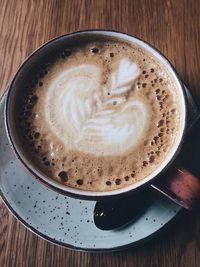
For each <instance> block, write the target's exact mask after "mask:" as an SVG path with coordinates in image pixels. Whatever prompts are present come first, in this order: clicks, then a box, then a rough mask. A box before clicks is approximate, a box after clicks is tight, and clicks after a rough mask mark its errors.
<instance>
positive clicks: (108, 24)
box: [0, 0, 200, 267]
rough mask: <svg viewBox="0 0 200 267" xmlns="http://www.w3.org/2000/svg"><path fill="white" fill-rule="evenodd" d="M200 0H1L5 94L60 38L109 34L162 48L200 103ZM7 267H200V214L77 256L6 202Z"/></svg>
mask: <svg viewBox="0 0 200 267" xmlns="http://www.w3.org/2000/svg"><path fill="white" fill-rule="evenodd" d="M199 14H200V1H199V0H196V1H195V0H145V1H144V0H136V1H135V0H68V1H62V0H43V1H42V0H32V1H28V0H15V1H12V0H0V37H1V38H0V40H1V42H0V74H1V76H0V77H1V79H0V94H2V93H3V92H4V91H5V89H6V87H7V86H8V84H9V83H10V81H11V79H12V76H13V74H14V73H15V72H16V70H17V68H18V67H19V66H20V64H21V63H22V62H23V61H24V59H25V58H26V57H27V56H28V55H29V54H30V53H31V52H32V51H34V50H35V49H36V48H37V47H38V46H40V45H41V44H43V43H44V42H46V41H47V40H49V39H50V38H53V37H55V36H58V35H60V34H64V33H67V32H70V31H75V30H79V29H87V28H106V29H116V30H119V31H124V32H128V33H131V34H134V35H136V36H138V37H140V38H143V39H145V40H147V41H149V42H150V43H151V44H152V45H154V46H155V47H157V48H158V49H159V50H161V51H162V52H163V53H164V54H165V55H166V56H167V57H168V58H169V59H170V61H171V62H172V63H173V64H174V66H175V67H176V69H177V71H178V72H179V74H180V76H181V77H182V79H183V80H184V81H185V82H186V84H188V86H189V88H190V90H191V91H192V93H193V95H194V97H195V100H196V101H197V103H198V104H200V86H199V77H200V76H199V73H200V18H199ZM0 212H1V213H0V232H1V235H0V266H2V267H4V266H5V267H12V266H14V267H17V266H20V267H23V266H25V267H27V266H28V267H31V266H37V267H39V266H70V267H74V266H76V267H77V266H81V267H85V266H89V267H93V266H95V267H98V266H102V267H103V266H111V267H112V266H113V267H119V266H123V267H131V266H136V267H137V266H141V267H145V266H147V267H156V266H158V267H162V266H163V267H178V266H180V267H198V266H200V223H199V222H200V214H197V213H196V214H195V213H193V214H184V215H183V216H182V217H181V218H178V220H177V222H176V223H175V224H173V225H172V226H171V227H170V228H169V229H168V230H167V231H165V232H164V233H163V234H161V235H159V236H158V237H157V238H155V239H153V240H152V241H150V242H149V243H147V244H145V245H143V246H140V247H138V248H133V249H130V250H128V251H123V252H118V253H109V254H105V253H101V254H92V253H91V254H90V253H83V252H75V251H70V250H67V249H64V248H61V247H58V246H55V245H52V244H50V243H48V242H47V241H44V240H42V239H41V238H38V237H37V236H36V235H34V234H32V233H31V232H29V231H28V230H27V229H25V227H24V226H22V225H21V224H20V223H19V222H18V221H17V220H16V219H15V218H14V217H13V216H12V215H11V214H10V213H9V212H8V210H7V208H6V207H5V205H4V204H3V203H2V202H0Z"/></svg>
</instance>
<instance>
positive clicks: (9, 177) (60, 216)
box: [0, 90, 199, 252]
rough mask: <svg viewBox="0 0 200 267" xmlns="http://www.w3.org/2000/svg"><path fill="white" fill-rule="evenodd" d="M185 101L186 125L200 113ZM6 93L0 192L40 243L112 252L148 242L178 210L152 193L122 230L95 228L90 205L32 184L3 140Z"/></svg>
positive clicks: (0, 139) (1, 107)
mask: <svg viewBox="0 0 200 267" xmlns="http://www.w3.org/2000/svg"><path fill="white" fill-rule="evenodd" d="M186 93H187V98H188V99H189V111H190V112H189V127H190V126H191V125H192V123H194V122H195V120H196V119H197V117H198V116H199V113H198V111H197V108H196V106H195V104H194V102H193V99H192V98H191V95H190V93H189V91H188V90H186ZM5 97H6V96H5V95H4V97H2V98H1V100H0V151H1V154H0V190H1V191H0V193H1V197H2V199H3V201H4V203H5V204H6V206H7V207H8V209H9V210H10V211H11V212H12V213H13V215H14V216H15V217H16V218H17V219H18V220H19V221H20V222H21V223H22V224H23V225H24V226H26V227H27V228H28V229H29V230H31V231H32V232H33V233H35V234H37V235H38V236H40V237H42V238H43V239H45V240H47V241H50V242H52V243H54V244H57V245H61V246H63V247H66V248H71V249H77V250H84V251H98V252H100V251H114V250H120V249H124V248H128V247H131V246H135V245H138V244H141V243H142V242H144V241H147V240H149V239H150V238H153V237H154V235H155V234H156V233H158V231H160V230H161V229H162V228H164V226H166V225H167V224H168V223H169V222H170V221H172V219H174V218H175V216H176V215H177V214H178V213H179V212H180V211H181V208H180V207H179V206H177V205H176V204H175V203H173V202H171V201H170V200H168V199H167V198H164V197H163V196H160V195H159V194H155V195H152V196H151V198H150V200H149V205H148V207H147V208H146V210H145V211H144V212H143V214H141V216H140V217H139V218H138V219H137V220H136V221H134V222H133V223H131V224H129V225H127V226H126V227H124V228H121V229H116V230H112V231H102V230H100V229H98V228H97V227H96V226H95V224H94V221H93V210H94V206H95V203H96V202H95V201H86V200H78V199H74V198H70V197H67V196H64V195H61V194H58V193H56V192H54V191H52V190H50V189H48V188H47V187H45V186H44V185H42V184H41V183H39V182H38V181H36V180H34V179H33V178H32V177H31V176H30V174H29V173H28V172H26V170H25V169H24V168H23V166H22V164H21V162H20V161H19V160H18V159H17V158H16V156H15V155H14V153H13V150H12V148H11V145H10V144H9V142H8V139H7V136H6V132H5V127H4V119H3V110H4V102H5Z"/></svg>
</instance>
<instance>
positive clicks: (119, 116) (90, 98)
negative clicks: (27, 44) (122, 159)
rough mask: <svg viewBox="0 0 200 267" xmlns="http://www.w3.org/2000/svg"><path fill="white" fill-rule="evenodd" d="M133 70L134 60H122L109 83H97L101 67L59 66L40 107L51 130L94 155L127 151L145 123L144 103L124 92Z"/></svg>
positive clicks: (131, 83)
mask: <svg viewBox="0 0 200 267" xmlns="http://www.w3.org/2000/svg"><path fill="white" fill-rule="evenodd" d="M139 73H140V71H139V68H138V66H137V65H136V64H135V63H131V62H130V61H128V60H127V59H122V60H121V61H120V62H119V67H118V70H117V72H116V73H115V72H114V73H113V74H112V75H111V77H112V82H111V87H109V86H108V85H104V86H101V69H100V68H98V67H96V66H95V65H89V64H84V65H80V66H74V67H71V68H69V69H67V70H64V71H63V72H62V73H60V74H59V76H57V77H56V78H55V80H53V81H52V82H51V84H50V85H49V88H48V90H47V96H46V100H45V107H44V108H45V116H46V121H47V122H48V124H49V127H50V129H51V132H52V133H54V134H55V135H56V136H57V137H58V138H59V140H60V141H62V144H63V146H64V147H66V148H68V149H72V150H78V151H82V152H86V153H92V154H94V155H97V156H100V155H120V154H123V153H124V152H127V151H128V150H129V149H130V148H132V147H133V146H134V145H136V144H137V142H138V141H139V140H140V139H141V137H142V135H143V132H144V129H145V126H146V125H147V114H148V112H147V107H146V105H145V103H143V102H142V100H137V99H135V98H134V97H131V96H130V97H125V96H124V93H128V92H129V91H130V90H134V87H133V86H134V83H135V81H136V78H137V77H138V76H139ZM108 92H109V94H110V97H109V98H108Z"/></svg>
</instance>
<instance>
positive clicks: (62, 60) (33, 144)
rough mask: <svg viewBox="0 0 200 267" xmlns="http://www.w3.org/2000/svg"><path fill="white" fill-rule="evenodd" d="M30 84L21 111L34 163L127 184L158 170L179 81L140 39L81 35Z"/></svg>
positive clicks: (69, 177) (82, 182) (110, 186)
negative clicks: (80, 40) (81, 40)
mask: <svg viewBox="0 0 200 267" xmlns="http://www.w3.org/2000/svg"><path fill="white" fill-rule="evenodd" d="M30 88H31V89H30V90H28V92H29V93H26V94H24V97H23V99H22V102H21V104H20V105H19V109H18V112H17V114H16V115H17V118H18V119H19V121H20V128H19V130H18V131H19V136H21V137H22V139H21V140H22V143H23V146H24V148H25V150H26V153H27V154H28V157H29V158H30V160H31V161H32V162H33V164H34V165H35V167H36V168H37V169H39V170H40V171H42V172H43V173H44V174H45V175H46V176H48V177H50V178H52V179H54V180H56V181H58V182H60V183H61V184H65V185H66V186H70V187H73V188H77V189H81V190H88V191H110V190H115V189H119V188H123V187H126V186H129V185H131V184H133V183H136V182H137V181H140V180H142V179H144V178H145V177H146V176H148V175H150V174H151V173H152V172H153V171H155V169H156V168H158V166H159V165H160V164H161V163H162V161H163V160H164V159H165V158H166V156H167V155H168V153H169V151H170V149H171V148H172V147H173V145H174V143H175V141H176V138H177V132H178V128H179V125H180V107H179V103H178V102H177V89H176V84H175V82H174V81H173V78H172V77H171V75H170V74H169V73H168V72H167V70H166V69H165V67H164V66H163V65H162V64H161V63H159V62H158V61H157V60H156V59H155V58H154V57H153V56H152V55H151V54H150V53H149V52H147V51H146V50H144V49H143V48H142V47H139V46H137V45H135V44H131V43H129V42H125V41H122V40H120V39H111V38H110V39H109V38H107V37H106V39H105V38H104V39H103V38H102V39H98V41H90V42H85V43H83V44H80V43H78V44H76V43H75V44H74V45H73V46H70V47H66V49H65V50H63V52H62V53H61V54H59V55H58V57H57V59H56V60H54V63H52V64H50V66H49V67H48V69H44V70H42V71H41V72H40V78H39V80H37V81H36V85H34V86H30Z"/></svg>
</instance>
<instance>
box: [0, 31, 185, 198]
mask: <svg viewBox="0 0 200 267" xmlns="http://www.w3.org/2000/svg"><path fill="white" fill-rule="evenodd" d="M89 32H90V33H94V34H95V32H96V33H98V34H102V35H103V34H106V33H107V34H113V33H114V34H120V35H124V36H127V37H129V38H133V39H135V40H137V41H139V43H143V44H144V45H146V46H147V47H149V48H150V49H152V50H154V51H155V52H156V53H157V55H159V56H160V57H161V58H162V60H163V64H166V66H167V65H168V68H169V69H170V73H173V74H174V77H175V78H176V80H177V84H179V85H180V90H181V93H182V96H183V106H184V125H183V129H182V134H181V138H180V140H179V141H178V142H177V147H176V150H175V151H174V153H173V155H172V156H171V158H169V160H168V161H167V163H166V164H165V165H164V167H162V168H161V169H160V171H159V172H158V173H156V174H154V175H153V176H152V177H150V178H149V176H151V174H150V175H148V176H147V177H145V178H144V179H142V180H140V181H138V182H136V183H133V184H131V185H128V186H125V187H124V188H122V189H116V190H111V191H103V192H99V191H84V190H81V189H75V188H71V187H69V186H66V185H62V184H60V183H59V182H56V181H55V180H53V179H51V178H48V177H47V176H46V177H45V175H44V174H42V172H40V173H38V172H37V171H36V170H34V167H33V166H32V167H31V163H30V162H28V160H27V161H26V160H24V158H23V156H22V155H21V154H22V153H21V152H20V150H19V149H18V145H17V143H16V142H15V140H14V138H13V136H12V133H11V131H10V126H9V116H8V113H9V98H10V95H11V93H12V91H13V90H12V85H13V83H14V81H15V80H16V79H17V76H18V74H19V73H20V71H21V69H22V68H24V66H25V65H26V63H27V62H28V61H29V60H30V59H31V58H32V57H33V56H34V55H35V54H36V53H37V52H38V51H40V50H42V49H43V48H45V47H46V46H48V45H49V44H51V43H53V42H54V41H56V40H58V39H62V38H63V37H68V36H73V35H77V34H84V33H89ZM4 117H5V128H6V132H7V136H8V140H9V142H10V144H11V146H12V148H13V150H14V152H15V155H16V157H17V158H18V159H19V160H20V162H21V163H22V165H23V166H24V167H25V169H27V170H28V171H29V173H30V174H31V176H32V177H33V178H35V179H36V180H38V181H39V182H41V183H42V184H44V185H45V186H47V187H49V188H50V189H52V190H54V191H56V192H58V193H61V194H64V195H67V196H71V197H75V198H80V199H88V200H100V199H105V198H108V197H109V198H112V197H116V196H123V195H125V194H126V195H127V194H129V193H133V192H135V191H138V190H140V189H141V188H143V187H144V186H147V185H149V184H150V183H151V182H152V180H154V179H156V178H158V177H159V176H160V175H161V174H162V173H164V172H165V171H166V170H167V169H168V168H169V167H170V165H171V164H172V162H173V161H174V160H175V158H176V156H177V155H178V153H179V151H180V149H181V147H182V143H183V139H184V136H185V132H186V117H187V109H186V96H185V90H184V86H183V83H182V81H181V79H180V77H179V75H178V73H177V71H176V69H175V68H174V66H173V65H172V63H171V62H170V61H169V59H168V58H166V56H165V55H163V54H162V53H161V52H160V51H159V50H158V49H157V48H155V47H154V46H152V45H151V44H149V43H148V42H147V41H145V40H143V39H141V38H139V37H137V36H135V35H132V34H128V33H125V32H121V31H116V30H109V29H86V30H80V31H74V32H69V33H67V34H63V35H59V36H57V37H55V38H53V39H51V40H49V41H47V42H45V43H44V44H42V45H41V46H39V47H38V48H37V49H36V50H34V51H33V53H31V54H30V55H29V56H28V57H27V58H26V59H25V60H24V61H23V63H22V64H21V65H20V67H19V68H18V69H17V71H16V73H15V75H14V76H13V78H12V81H11V83H10V85H9V87H8V93H7V97H6V103H5V109H4ZM154 172H155V171H154ZM154 172H153V173H154ZM147 178H148V179H147Z"/></svg>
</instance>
